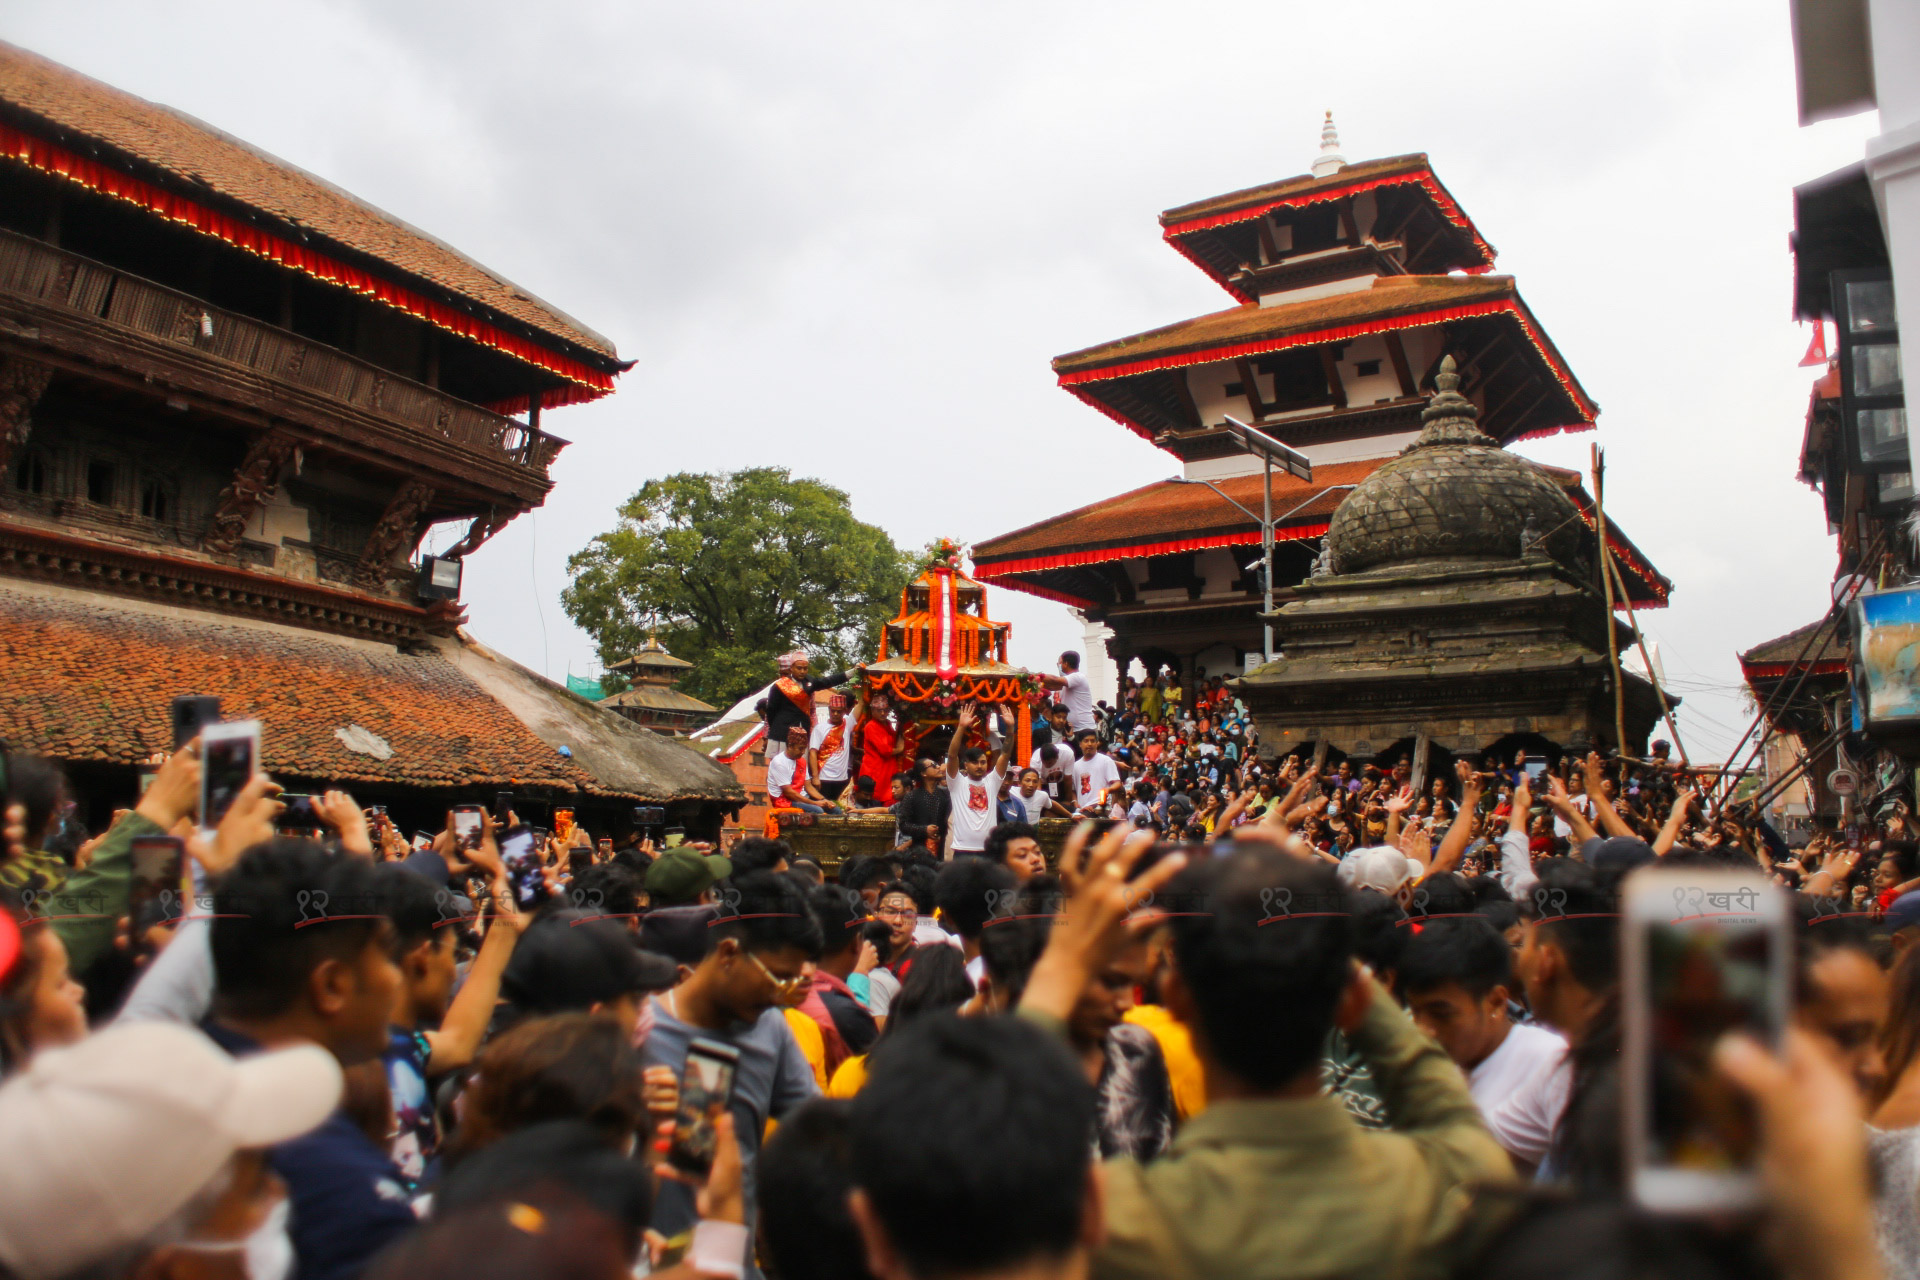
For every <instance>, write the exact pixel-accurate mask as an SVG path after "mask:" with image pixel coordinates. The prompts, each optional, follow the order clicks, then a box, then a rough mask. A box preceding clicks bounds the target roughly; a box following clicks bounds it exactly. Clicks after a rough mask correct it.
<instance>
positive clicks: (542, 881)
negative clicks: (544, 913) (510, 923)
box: [500, 827, 547, 911]
mask: <svg viewBox="0 0 1920 1280" xmlns="http://www.w3.org/2000/svg"><path fill="white" fill-rule="evenodd" d="M500 862H501V864H502V865H503V866H505V867H506V869H507V882H508V883H509V884H511V885H512V886H513V900H514V902H515V904H516V905H518V906H519V907H520V909H521V910H523V911H524V910H528V909H530V908H533V907H537V906H539V905H540V904H541V903H542V902H545V901H546V900H547V878H546V876H545V874H544V873H543V872H542V871H541V868H540V851H539V848H538V846H536V845H535V843H534V839H533V830H532V828H530V827H514V828H512V829H511V830H510V831H508V832H507V834H506V835H505V836H503V837H501V840H500Z"/></svg>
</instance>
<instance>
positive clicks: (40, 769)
mask: <svg viewBox="0 0 1920 1280" xmlns="http://www.w3.org/2000/svg"><path fill="white" fill-rule="evenodd" d="M6 765H7V795H6V797H5V799H6V803H7V804H17V805H21V806H23V807H24V808H25V809H26V811H27V844H28V846H29V847H31V848H38V847H40V846H41V844H42V842H44V841H45V840H46V839H47V836H48V831H47V824H48V823H49V822H52V821H53V815H54V814H55V812H57V811H58V810H59V808H60V806H61V805H62V804H63V803H65V801H66V799H67V775H66V773H65V772H64V771H63V770H62V769H61V768H60V766H59V765H58V764H56V763H54V762H53V761H52V760H48V759H45V758H43V757H41V756H11V755H10V756H8V757H7V758H6Z"/></svg>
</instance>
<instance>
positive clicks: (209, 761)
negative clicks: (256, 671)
mask: <svg viewBox="0 0 1920 1280" xmlns="http://www.w3.org/2000/svg"><path fill="white" fill-rule="evenodd" d="M259 768H260V722H259V721H258V720H234V721H230V722H227V723H224V724H210V725H208V726H206V727H205V728H204V729H202V730H200V829H201V830H203V831H212V830H213V829H214V828H215V827H218V826H219V825H220V819H222V818H224V817H226V816H227V810H228V809H231V808H232V807H233V802H234V800H235V798H236V797H238V796H239V794H240V789H241V788H242V787H244V786H246V785H247V783H249V782H251V781H252V780H253V775H254V774H255V773H257V772H258V771H259Z"/></svg>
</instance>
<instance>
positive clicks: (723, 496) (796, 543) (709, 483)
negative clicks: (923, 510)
mask: <svg viewBox="0 0 1920 1280" xmlns="http://www.w3.org/2000/svg"><path fill="white" fill-rule="evenodd" d="M916 564H917V562H916V561H915V560H914V559H913V557H912V556H910V555H907V554H906V553H904V552H902V551H901V550H900V549H899V548H898V547H896V546H894V544H893V539H891V538H889V537H888V536H887V534H886V531H885V530H883V529H880V528H878V527H876V526H874V525H870V524H862V523H861V522H860V521H858V520H856V519H854V518H853V511H852V509H851V507H850V506H849V505H848V503H847V495H846V494H845V493H843V492H841V491H840V490H838V489H835V488H833V487H832V486H831V485H827V484H823V483H821V482H820V481H818V480H806V479H802V480H796V479H794V478H793V477H792V476H791V475H790V474H788V472H787V471H786V469H785V468H783V467H754V468H752V469H750V470H746V471H733V472H720V473H716V474H712V475H702V474H698V473H694V472H682V473H680V474H679V475H672V476H667V477H666V478H664V479H660V480H649V481H647V482H646V484H644V485H642V486H641V487H640V492H638V493H636V494H634V495H633V497H631V498H629V499H628V500H627V501H626V503H625V504H624V505H623V506H622V507H621V508H620V523H619V524H618V525H617V526H615V527H614V528H613V529H612V530H610V531H609V532H606V533H603V534H601V535H599V536H598V537H596V538H595V539H594V540H593V541H592V542H591V543H590V544H588V546H587V547H586V548H585V549H583V550H581V551H579V552H577V553H576V554H575V555H574V556H573V557H572V558H571V559H569V560H568V561H567V571H568V573H569V574H570V575H571V577H572V582H571V583H570V584H569V585H568V586H567V588H566V589H565V590H564V591H562V592H561V593H560V601H561V604H562V605H563V606H564V607H565V608H566V611H567V615H568V616H569V617H571V618H572V619H573V620H574V621H575V622H576V623H578V624H579V625H580V626H581V627H582V628H583V629H584V630H585V631H586V632H587V633H588V634H589V635H591V636H592V637H593V638H594V641H595V642H596V643H597V644H598V646H599V650H600V660H601V661H602V662H603V663H611V662H617V661H619V660H620V659H621V658H624V657H626V656H627V655H628V654H630V653H632V652H633V651H634V650H636V649H638V648H639V647H640V646H641V645H642V644H644V643H645V642H646V638H647V632H648V631H649V629H650V628H654V627H657V628H658V631H659V636H660V642H661V643H662V644H664V645H666V646H667V648H669V649H670V650H672V651H673V653H674V654H675V655H676V656H677V657H681V658H685V659H686V660H687V661H689V662H691V663H693V664H694V665H693V669H692V670H691V671H689V672H688V673H687V678H686V679H685V680H683V681H681V683H680V687H681V688H682V689H684V690H685V691H686V692H688V693H690V694H692V695H693V696H694V697H696V698H703V699H705V700H706V701H708V702H711V703H714V704H715V705H717V706H723V707H724V706H727V705H728V704H730V703H732V702H735V701H737V700H738V699H740V698H741V697H743V696H745V695H746V694H748V693H750V692H752V691H753V690H754V689H757V688H759V687H760V686H761V685H763V684H766V683H767V682H768V681H769V680H771V679H773V677H774V675H775V674H776V672H775V669H774V659H775V658H777V657H778V656H779V655H780V654H782V653H785V652H786V651H788V650H790V649H805V650H806V651H807V652H808V653H809V654H810V655H812V657H813V659H814V667H815V670H816V671H823V670H827V669H829V668H831V667H839V666H844V665H847V664H850V663H854V662H858V661H861V660H862V659H864V658H866V657H870V656H871V655H872V654H873V653H874V651H875V650H876V648H877V647H878V644H879V639H880V626H881V624H882V623H883V622H885V621H886V620H887V619H888V618H891V617H892V616H893V614H894V611H895V610H896V608H897V607H898V605H899V602H900V592H901V590H902V589H903V588H904V587H905V586H906V584H907V582H908V580H909V579H910V578H911V577H912V575H913V572H914V570H915V568H916Z"/></svg>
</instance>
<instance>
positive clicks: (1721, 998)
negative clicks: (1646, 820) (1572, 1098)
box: [1630, 884, 1788, 1211]
mask: <svg viewBox="0 0 1920 1280" xmlns="http://www.w3.org/2000/svg"><path fill="white" fill-rule="evenodd" d="M1772 891H1773V890H1772V886H1770V885H1765V884H1758V885H1756V886H1754V887H1744V888H1730V889H1729V888H1716V889H1704V890H1703V889H1702V888H1699V887H1694V888H1688V887H1685V886H1676V887H1674V888H1673V889H1672V890H1671V893H1672V894H1673V901H1674V904H1675V905H1674V908H1673V909H1672V910H1671V912H1668V911H1662V913H1661V914H1662V915H1667V914H1671V915H1672V917H1673V918H1671V919H1659V918H1656V919H1653V920H1646V921H1638V922H1636V923H1637V925H1638V931H1639V932H1640V933H1641V934H1642V937H1641V938H1639V939H1638V940H1636V942H1635V943H1634V947H1635V950H1636V951H1638V953H1639V955H1638V964H1637V965H1636V966H1635V967H1636V968H1638V969H1639V972H1640V981H1641V985H1642V988H1643V989H1642V991H1641V992H1637V993H1630V1006H1631V1014H1630V1016H1631V1017H1633V1018H1638V1019H1644V1025H1643V1026H1641V1027H1636V1028H1631V1029H1630V1039H1632V1040H1633V1041H1634V1042H1635V1044H1636V1046H1637V1049H1636V1052H1635V1053H1634V1054H1633V1055H1632V1063H1631V1066H1630V1070H1632V1071H1633V1072H1634V1073H1635V1074H1636V1076H1637V1079H1635V1080H1634V1081H1632V1082H1631V1083H1632V1085H1633V1089H1632V1092H1634V1093H1635V1094H1636V1095H1637V1101H1636V1104H1635V1106H1634V1108H1633V1110H1634V1112H1635V1120H1636V1127H1637V1128H1638V1130H1639V1132H1638V1134H1637V1135H1636V1138H1637V1141H1636V1142H1635V1143H1634V1146H1635V1147H1637V1150H1638V1157H1637V1159H1636V1161H1635V1165H1636V1167H1635V1169H1634V1191H1635V1196H1636V1198H1637V1199H1639V1200H1640V1201H1641V1203H1643V1204H1645V1205H1647V1206H1648V1207H1649V1208H1653V1209H1656V1210H1659V1209H1671V1210H1688V1211H1691V1210H1696V1209H1700V1208H1706V1207H1714V1206H1715V1205H1717V1204H1720V1203H1728V1204H1731V1203H1732V1202H1735V1201H1738V1200H1741V1199H1743V1198H1746V1197H1750V1196H1751V1195H1752V1194H1754V1193H1755V1190H1756V1187H1755V1184H1754V1171H1755V1165H1756V1161H1757V1157H1758V1150H1759V1130H1758V1127H1757V1124H1756V1120H1755V1117H1754V1114H1753V1109H1752V1107H1751V1105H1750V1104H1749V1103H1748V1102H1747V1100H1746V1098H1745V1097H1744V1096H1743V1095H1742V1094H1741V1093H1740V1092H1739V1091H1738V1090H1737V1089H1735V1088H1734V1087H1733V1085H1731V1084H1730V1083H1729V1082H1728V1081H1727V1080H1726V1078H1725V1077H1724V1076H1722V1075H1720V1074H1719V1073H1718V1072H1717V1071H1715V1070H1714V1067H1713V1049H1714V1046H1715V1045H1716V1044H1717V1043H1718V1042H1719V1040H1720V1038H1721V1037H1722V1036H1723V1035H1725V1034H1726V1033H1728V1032H1730V1031H1742V1032H1745V1033H1747V1034H1748V1035H1751V1036H1752V1037H1754V1038H1755V1039H1756V1040H1758V1041H1760V1043H1762V1044H1764V1045H1768V1046H1770V1047H1777V1046H1778V1045H1779V1043H1780V1040H1781V1036H1782V1034H1783V1033H1784V1029H1785V1017H1786V1006H1787V1001H1786V998H1785V988H1786V966H1787V963H1788V957H1787V956H1786V954H1785V950H1786V946H1787V943H1786V940H1785V930H1784V928H1783V927H1782V924H1781V921H1780V920H1777V919H1775V918H1773V916H1772V915H1771V914H1770V913H1769V912H1768V911H1767V910H1766V908H1767V907H1768V906H1769V905H1770V904H1769V903H1767V902H1766V901H1764V900H1763V896H1764V895H1765V894H1767V893H1771V892H1772Z"/></svg>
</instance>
